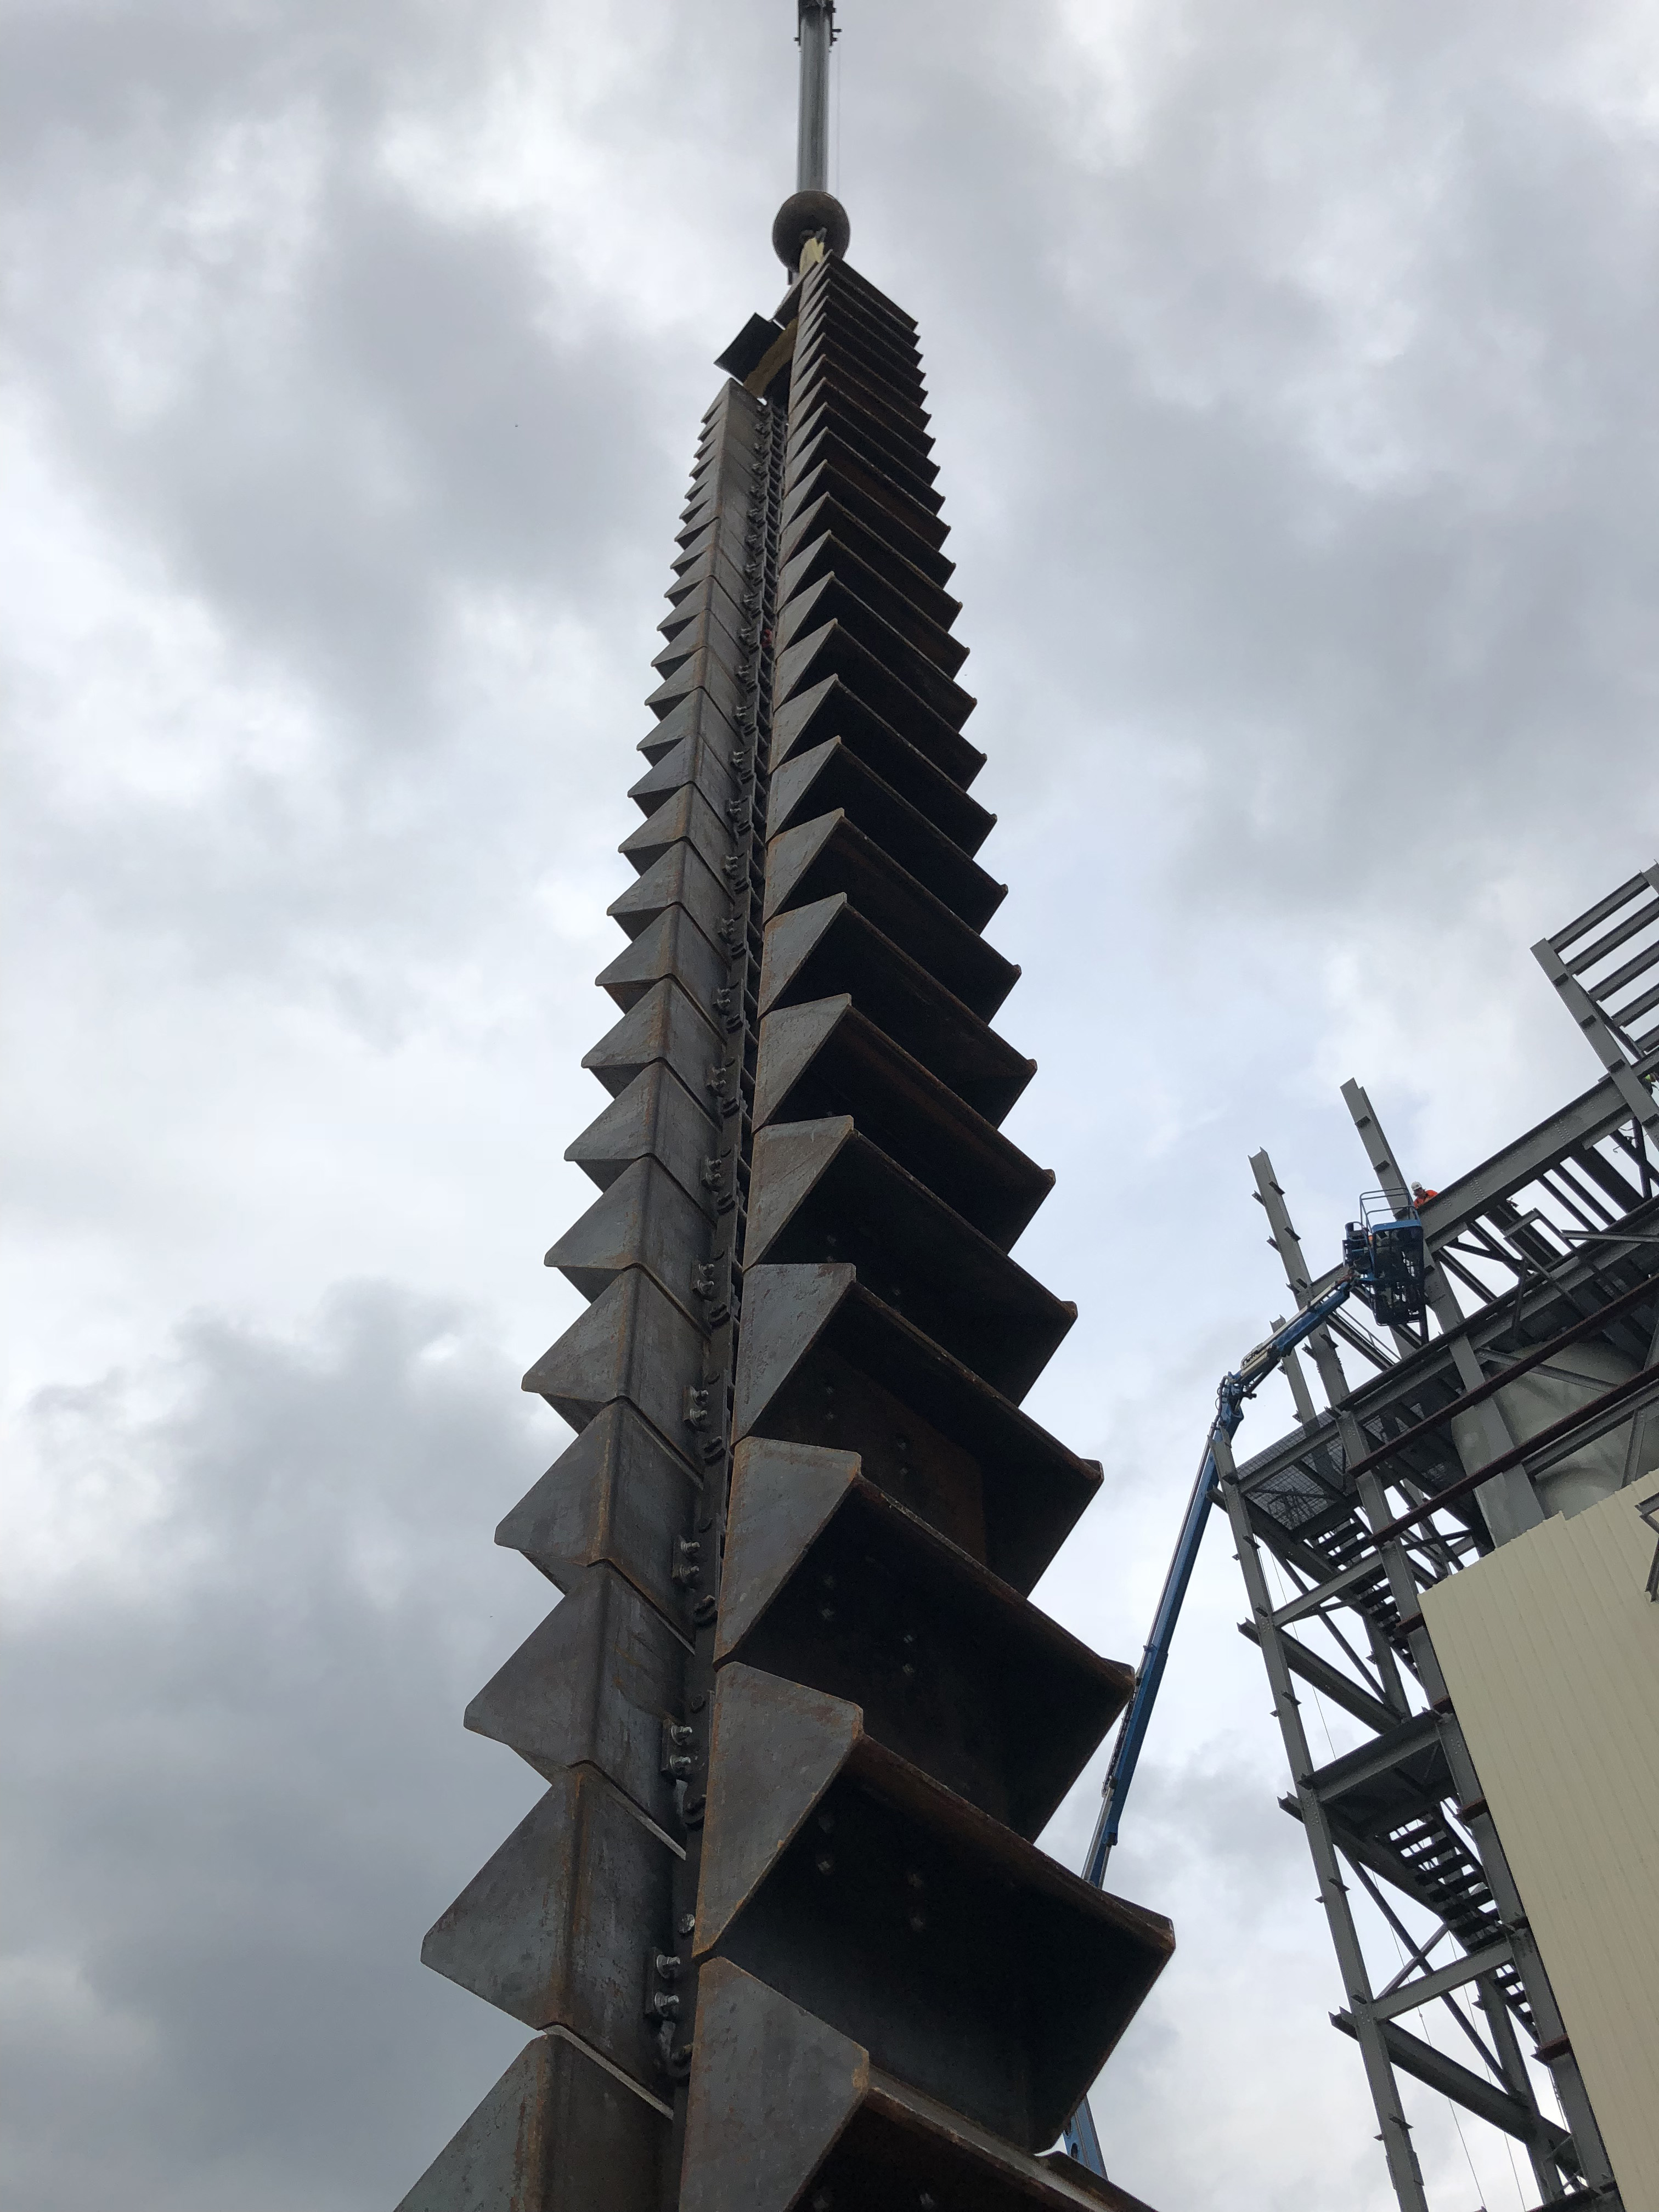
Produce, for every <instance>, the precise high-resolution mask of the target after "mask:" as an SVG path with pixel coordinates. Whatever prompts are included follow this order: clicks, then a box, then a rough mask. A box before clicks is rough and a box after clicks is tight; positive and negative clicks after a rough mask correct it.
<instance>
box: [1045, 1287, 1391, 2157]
mask: <svg viewBox="0 0 1659 2212" xmlns="http://www.w3.org/2000/svg"><path fill="white" fill-rule="evenodd" d="M1353 1288H1354V1285H1353V1283H1352V1279H1350V1278H1349V1277H1347V1276H1344V1277H1343V1279H1342V1280H1341V1281H1340V1282H1339V1283H1334V1284H1333V1285H1332V1286H1331V1288H1330V1289H1329V1290H1328V1291H1326V1292H1325V1294H1324V1296H1323V1297H1318V1298H1316V1299H1315V1300H1314V1302H1313V1304H1311V1305H1310V1306H1309V1307H1308V1308H1307V1309H1306V1310H1304V1312H1302V1313H1299V1314H1298V1315H1297V1317H1296V1319H1295V1320H1294V1321H1293V1322H1288V1323H1287V1324H1286V1325H1285V1328H1281V1329H1280V1330H1279V1332H1278V1333H1277V1334H1275V1335H1273V1336H1270V1337H1268V1338H1267V1341H1266V1342H1265V1343H1263V1344H1258V1345H1257V1346H1256V1347H1255V1351H1254V1352H1247V1353H1246V1354H1245V1356H1244V1358H1243V1361H1242V1362H1241V1363H1240V1364H1239V1365H1238V1367H1237V1369H1236V1370H1234V1372H1233V1373H1231V1375H1224V1376H1222V1378H1221V1387H1220V1389H1218V1391H1217V1393H1216V1409H1215V1419H1214V1420H1213V1421H1212V1423H1211V1425H1210V1434H1209V1439H1208V1441H1207V1443H1206V1445H1205V1448H1204V1458H1203V1462H1202V1463H1201V1465H1200V1468H1199V1470H1198V1480H1196V1481H1195V1482H1194V1485H1193V1494H1192V1496H1191V1497H1190V1498H1188V1501H1187V1512H1186V1517H1185V1518H1184V1519H1183V1521H1182V1524H1181V1535H1180V1538H1179V1540H1178V1541H1177V1542H1176V1548H1175V1557H1174V1558H1173V1559H1171V1560H1170V1571H1169V1573H1168V1574H1167V1575H1166V1576H1165V1577H1164V1590H1163V1595H1161V1596H1160V1597H1159V1599H1158V1611H1157V1613H1156V1614H1155V1615H1154V1616H1153V1620H1152V1634H1151V1636H1150V1637H1149V1638H1147V1642H1146V1652H1145V1654H1144V1655H1143V1656H1142V1659H1141V1662H1140V1668H1139V1673H1138V1674H1136V1676H1135V1687H1134V1695H1133V1697H1132V1698H1131V1699H1130V1700H1129V1707H1128V1711H1127V1712H1126V1713H1125V1714H1124V1716H1123V1725H1122V1727H1121V1729H1119V1731H1118V1738H1117V1742H1116V1745H1115V1747H1114V1749H1113V1752H1112V1763H1111V1765H1110V1766H1109V1767H1108V1769H1107V1771H1106V1781H1105V1784H1104V1786H1103V1790H1102V1792H1101V1802H1100V1818H1099V1819H1098V1820H1097V1822H1096V1823H1095V1832H1094V1839H1093V1841H1092V1842H1091V1844H1090V1845H1089V1856H1088V1858H1087V1860H1086V1861H1085V1864H1084V1869H1083V1872H1084V1876H1085V1880H1086V1881H1091V1882H1092V1883H1093V1884H1094V1886H1095V1887H1096V1888H1097V1889H1101V1888H1103V1887H1105V1881H1106V1862H1107V1859H1108V1858H1109V1857H1110V1855H1111V1850H1112V1846H1113V1844H1115V1843H1116V1841H1117V1828H1118V1822H1119V1821H1120V1820H1121V1818H1122V1816H1123V1804H1124V1800H1125V1799H1126V1798H1127V1796H1128V1794H1129V1784H1131V1783H1132V1782H1133V1780H1134V1774H1135V1767H1136V1765H1137V1763H1138V1762H1139V1758H1140V1747H1141V1746H1142V1744H1143V1743H1145V1741H1146V1729H1147V1724H1148V1723H1149V1722H1150V1721H1151V1719H1152V1707H1153V1705H1155V1704H1156V1703H1157V1700H1158V1686H1159V1684H1160V1683H1161V1682H1162V1681H1163V1680H1164V1667H1165V1666H1166V1664H1167V1663H1168V1661H1169V1656H1170V1643H1171V1642H1172V1640H1173V1638H1174V1636H1175V1632H1176V1622H1177V1621H1178V1620H1180V1618H1181V1607H1182V1600H1183V1599H1184V1598H1185V1597H1186V1595H1187V1585H1188V1583H1190V1582H1191V1580H1192V1578H1193V1569H1194V1566H1195V1565H1197V1563H1198V1547H1199V1546H1200V1543H1201V1542H1202V1541H1203V1539H1204V1524H1205V1522H1206V1521H1207V1520H1208V1518H1209V1516H1210V1506H1211V1504H1212V1501H1213V1499H1214V1497H1215V1482H1216V1462H1215V1447H1216V1439H1217V1438H1218V1437H1221V1438H1223V1439H1224V1440H1225V1442H1227V1443H1231V1442H1232V1439H1233V1437H1234V1435H1235V1434H1236V1433H1237V1428H1238V1425H1239V1423H1240V1422H1241V1421H1242V1420H1243V1418H1244V1405H1245V1401H1246V1400H1247V1399H1249V1398H1252V1397H1254V1396H1255V1393H1256V1392H1257V1390H1259V1389H1261V1385H1262V1383H1265V1382H1266V1381H1267V1377H1268V1376H1270V1375H1271V1374H1273V1371H1274V1370H1275V1369H1276V1368H1278V1366H1279V1364H1280V1363H1281V1362H1282V1361H1283V1359H1284V1358H1285V1354H1286V1353H1287V1352H1293V1351H1294V1350H1295V1348H1296V1346H1297V1345H1298V1344H1300V1343H1301V1342H1302V1341H1303V1340H1304V1338H1306V1337H1309V1336H1311V1335H1312V1334H1313V1332H1314V1331H1315V1329H1316V1328H1318V1327H1319V1325H1320V1323H1321V1322H1323V1321H1325V1320H1327V1319H1328V1316H1330V1315H1332V1314H1334V1312H1335V1311H1336V1310H1337V1308H1338V1307H1339V1306H1340V1304H1342V1302H1343V1300H1344V1299H1345V1298H1346V1297H1347V1296H1348V1295H1349V1293H1350V1291H1352V1289H1353ZM1061 2140H1062V2142H1063V2143H1064V2146H1065V2148H1066V2153H1067V2154H1068V2155H1069V2156H1070V2157H1072V2158H1074V2159H1076V2160H1078V2162H1079V2165H1082V2166H1087V2168H1088V2169H1089V2171H1090V2172H1091V2173H1097V2174H1100V2175H1102V2176H1104V2174H1105V2172H1106V2160H1105V2159H1104V2157H1103V2154H1102V2152H1101V2148H1100V2137H1099V2136H1098V2135H1097V2133H1096V2131H1095V2122H1094V2115H1093V2113H1092V2112H1091V2111H1090V2109H1089V2100H1088V2099H1087V2098H1086V2097H1085V2099H1084V2100H1083V2101H1082V2103H1081V2104H1080V2105H1079V2106H1078V2108H1077V2110H1076V2112H1073V2115H1072V2117H1071V2119H1070V2121H1069V2122H1068V2124H1067V2125H1066V2132H1065V2135H1064V2136H1063V2137H1062V2138H1061Z"/></svg>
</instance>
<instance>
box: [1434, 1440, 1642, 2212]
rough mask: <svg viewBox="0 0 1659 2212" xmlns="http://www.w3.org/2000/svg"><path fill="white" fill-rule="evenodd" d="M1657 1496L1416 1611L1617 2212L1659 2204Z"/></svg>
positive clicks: (1438, 1591) (1481, 1569) (1621, 1507)
mask: <svg viewBox="0 0 1659 2212" xmlns="http://www.w3.org/2000/svg"><path fill="white" fill-rule="evenodd" d="M1652 1487H1653V1478H1652V1477H1651V1476H1649V1477H1647V1478H1644V1480H1643V1481H1642V1482H1640V1483H1638V1484H1637V1485H1635V1486H1632V1488H1629V1489H1626V1490H1622V1491H1620V1492H1616V1493H1615V1494H1614V1495H1613V1497H1611V1498H1604V1499H1602V1500H1601V1503H1600V1504H1597V1505H1594V1506H1592V1507H1590V1508H1589V1510H1588V1511H1586V1512H1583V1513H1580V1514H1577V1515H1576V1516H1574V1517H1573V1518H1572V1519H1571V1520H1564V1519H1560V1518H1555V1519H1552V1520H1549V1521H1547V1522H1544V1523H1543V1525H1542V1526H1541V1527H1540V1528H1533V1529H1529V1530H1528V1532H1527V1534H1525V1535H1522V1536H1520V1537H1517V1538H1516V1540H1515V1541H1513V1542H1512V1543H1509V1544H1505V1545H1504V1546H1502V1547H1501V1548H1500V1549H1498V1551H1496V1552H1494V1553H1492V1555H1491V1557H1490V1558H1488V1559H1483V1560H1482V1561H1481V1562H1480V1565H1478V1566H1474V1567H1472V1568H1470V1569H1468V1571H1465V1572H1464V1573H1462V1574H1459V1575H1455V1576H1453V1577H1451V1578H1450V1580H1449V1581H1447V1582H1444V1583H1440V1584H1439V1585H1438V1586H1437V1588H1435V1589H1431V1590H1430V1591H1428V1592H1426V1593H1425V1597H1424V1602H1423V1613H1424V1618H1425V1621H1426V1622H1427V1624H1428V1628H1429V1632H1430V1635H1431V1637H1432V1638H1433V1641H1434V1647H1435V1650H1436V1652H1437V1655H1438V1656H1439V1659H1440V1663H1441V1666H1442V1668H1443V1670H1444V1672H1445V1676H1446V1680H1447V1684H1448V1686H1449V1689H1450V1691H1451V1695H1452V1702H1453V1704H1454V1705H1455V1707H1456V1710H1457V1717H1458V1719H1459V1720H1460V1721H1461V1722H1462V1726H1463V1731H1464V1734H1465V1735H1466V1736H1467V1738H1468V1746H1469V1749H1470V1752H1471V1753H1472V1754H1473V1756H1474V1763H1475V1766H1476V1768H1477V1770H1478V1771H1479V1773H1480V1782H1481V1786H1482V1788H1483V1790H1485V1792H1486V1802H1487V1803H1488V1804H1489V1805H1490V1806H1491V1808H1492V1814H1493V1817H1494V1818H1495V1819H1496V1820H1497V1823H1498V1833H1499V1835H1500V1836H1501V1838H1503V1843H1504V1850H1505V1851H1506V1853H1507V1854H1508V1857H1509V1860H1510V1866H1511V1868H1512V1869H1513V1870H1514V1874H1515V1877H1516V1883H1517V1884H1518V1886H1519V1888H1520V1891H1521V1895H1522V1900H1523V1902H1524V1904H1525V1905H1526V1908H1527V1912H1528V1917H1530V1919H1531V1922H1532V1924H1533V1928H1534V1932H1535V1934H1536V1936H1537V1937H1538V1942H1539V1946H1540V1948H1541V1951H1542V1953H1543V1956H1544V1963H1545V1965H1546V1966H1547V1968H1548V1970H1549V1976H1550V1979H1551V1981H1552V1983H1553V1985H1554V1989H1555V1993H1556V1996H1557V1999H1558V2001H1559V2004H1560V2007H1561V2015H1562V2018H1563V2020H1564V2021H1565V2023H1566V2027H1567V2033H1568V2034H1569V2036H1570V2037H1571V2041H1572V2046H1573V2050H1574V2051H1575V2053H1576V2055H1577V2059H1578V2063H1579V2065H1580V2067H1581V2069H1583V2076H1584V2082H1585V2086H1586V2087H1587V2088H1588V2089H1589V2095H1590V2100H1591V2102H1592V2103H1593V2105H1594V2106H1595V2116H1596V2118H1597V2120H1598V2121H1599V2122H1600V2124H1601V2131H1602V2135H1603V2136H1604V2137H1605V2139H1606V2142H1607V2153H1608V2155H1609V2157H1610V2158H1611V2159H1612V2160H1613V2171H1614V2172H1615V2173H1616V2174H1617V2175H1618V2177H1619V2182H1620V2190H1621V2191H1622V2193H1623V2196H1624V2200H1625V2204H1626V2212H1659V1605H1655V1604H1653V1603H1651V1602H1650V1601H1649V1599H1648V1596H1647V1593H1646V1590H1645V1588H1644V1583H1645V1581H1646V1577H1647V1571H1648V1566H1649V1564H1650V1560H1651V1559H1652V1556H1653V1541H1654V1540H1653V1537H1652V1535H1651V1534H1650V1531H1649V1530H1648V1528H1646V1526H1645V1525H1644V1522H1642V1521H1641V1519H1640V1518H1639V1517H1638V1514H1637V1512H1636V1501H1637V1499H1638V1497H1645V1496H1646V1495H1648V1493H1649V1492H1650V1490H1651V1489H1652Z"/></svg>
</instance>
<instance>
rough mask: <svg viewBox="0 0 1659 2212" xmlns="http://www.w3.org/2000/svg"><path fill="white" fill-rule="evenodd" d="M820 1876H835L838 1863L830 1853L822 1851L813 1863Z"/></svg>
mask: <svg viewBox="0 0 1659 2212" xmlns="http://www.w3.org/2000/svg"><path fill="white" fill-rule="evenodd" d="M812 1863H813V1865H814V1866H815V1867H816V1868H817V1870H818V1872H819V1873H820V1874H834V1872H835V1870H836V1862H835V1860H834V1859H833V1858H832V1857H830V1855H829V1852H828V1851H820V1852H819V1853H818V1855H817V1858H815V1859H814V1860H813V1862H812Z"/></svg>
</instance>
